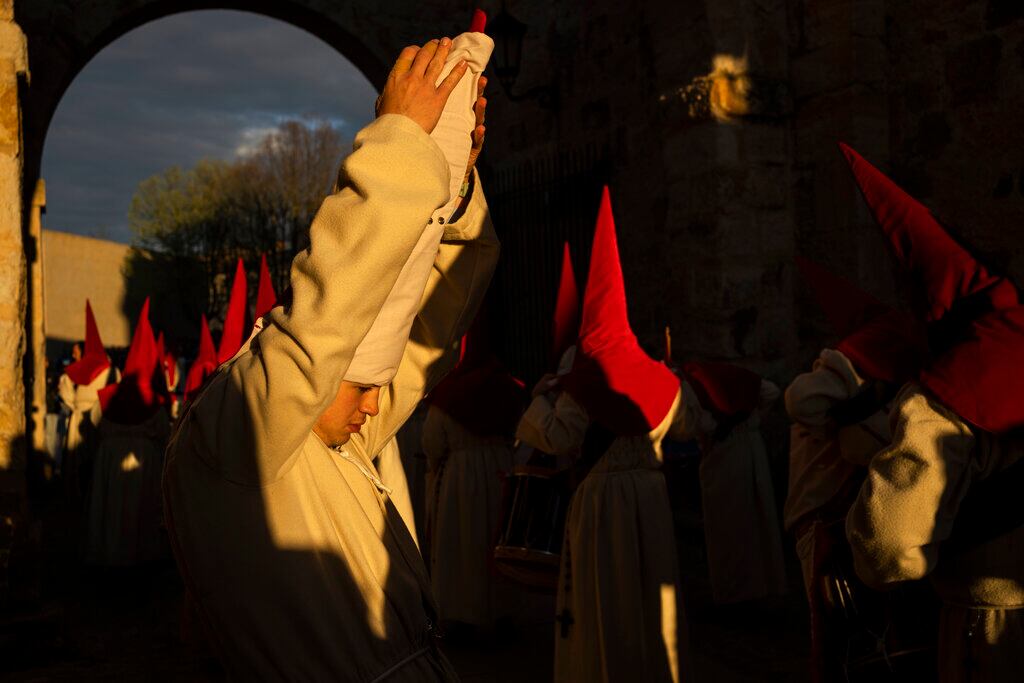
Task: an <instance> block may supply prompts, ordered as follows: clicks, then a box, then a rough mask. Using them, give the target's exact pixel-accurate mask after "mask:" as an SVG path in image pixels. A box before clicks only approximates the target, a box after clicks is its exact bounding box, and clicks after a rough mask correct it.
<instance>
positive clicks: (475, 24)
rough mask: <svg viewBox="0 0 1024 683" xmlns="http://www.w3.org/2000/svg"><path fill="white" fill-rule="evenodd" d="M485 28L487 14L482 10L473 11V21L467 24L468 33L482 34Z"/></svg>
mask: <svg viewBox="0 0 1024 683" xmlns="http://www.w3.org/2000/svg"><path fill="white" fill-rule="evenodd" d="M485 28H487V13H486V12H484V11H483V10H482V9H478V10H474V11H473V20H472V21H471V22H470V24H469V31H470V33H483V32H484V29H485Z"/></svg>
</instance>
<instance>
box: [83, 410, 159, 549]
mask: <svg viewBox="0 0 1024 683" xmlns="http://www.w3.org/2000/svg"><path fill="white" fill-rule="evenodd" d="M101 413H102V410H101V409H100V406H99V405H98V404H97V405H96V407H95V410H94V414H95V415H97V416H99V415H101ZM97 421H98V422H99V445H98V447H97V448H96V455H95V457H94V459H93V468H92V486H91V487H90V490H89V498H88V504H87V508H88V515H89V533H88V545H87V547H86V555H85V560H86V562H88V563H90V564H97V565H104V566H121V567H125V566H132V565H138V564H144V563H146V562H153V561H155V560H159V559H161V558H163V557H166V552H167V547H166V544H165V542H164V540H163V531H162V530H161V527H162V525H163V524H162V522H163V519H162V513H161V497H160V477H161V474H162V473H163V466H164V449H165V448H166V447H167V437H168V435H169V433H170V422H169V421H168V419H167V413H166V412H165V411H164V409H163V408H158V409H157V411H156V412H155V413H153V415H152V416H151V417H150V418H149V419H147V420H146V421H145V422H142V423H141V424H137V425H123V424H119V423H117V422H113V421H111V420H109V419H106V418H102V419H98V420H97Z"/></svg>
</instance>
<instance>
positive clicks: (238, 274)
mask: <svg viewBox="0 0 1024 683" xmlns="http://www.w3.org/2000/svg"><path fill="white" fill-rule="evenodd" d="M247 291H248V283H246V281H245V264H244V263H242V259H238V264H237V265H236V266H235V280H234V282H232V284H231V298H229V299H228V313H227V315H226V316H224V331H223V333H222V334H221V337H220V346H219V347H218V348H217V360H218V361H219V362H221V363H223V362H224V361H227V360H230V359H231V357H232V356H234V355H235V354H236V353H238V349H240V348H242V342H243V341H244V340H245V337H244V335H245V309H246V303H245V298H246V293H247Z"/></svg>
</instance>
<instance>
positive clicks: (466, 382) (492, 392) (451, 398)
mask: <svg viewBox="0 0 1024 683" xmlns="http://www.w3.org/2000/svg"><path fill="white" fill-rule="evenodd" d="M527 398H528V396H527V392H526V387H525V386H524V385H523V383H522V382H521V381H520V380H518V379H516V378H515V377H513V376H512V374H511V373H510V372H509V371H508V369H507V368H506V367H505V365H504V364H503V363H502V362H501V360H500V359H499V358H498V356H497V355H496V354H495V353H494V351H493V349H492V347H491V344H490V336H489V334H488V333H487V331H486V326H485V323H484V321H483V320H482V318H481V316H477V319H476V321H475V322H474V323H473V326H472V327H471V328H470V330H469V332H468V333H466V335H465V336H464V337H463V338H462V349H461V351H460V360H459V364H458V365H457V366H455V369H454V370H452V371H451V372H450V373H449V374H448V376H447V377H445V378H444V379H443V380H441V382H440V383H438V385H437V386H436V387H435V388H434V390H433V391H431V392H430V396H429V399H430V402H431V403H432V404H433V405H435V406H437V407H438V408H440V409H441V410H443V411H444V412H445V413H447V414H448V415H449V416H450V417H452V418H453V419H455V420H456V421H458V422H459V424H461V425H462V426H463V427H465V428H466V429H468V430H469V431H471V432H473V433H474V434H478V435H480V436H507V437H509V438H511V437H512V436H513V435H514V434H515V431H516V425H517V424H518V423H519V418H520V416H521V415H522V414H523V409H524V408H525V407H526V400H527Z"/></svg>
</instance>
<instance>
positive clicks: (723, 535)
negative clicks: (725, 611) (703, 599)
mask: <svg viewBox="0 0 1024 683" xmlns="http://www.w3.org/2000/svg"><path fill="white" fill-rule="evenodd" d="M761 393H762V397H763V400H762V402H761V405H760V407H759V408H758V410H756V411H754V413H753V414H751V415H750V416H749V417H747V418H746V419H745V420H743V421H742V422H740V423H739V424H737V425H735V426H734V427H733V428H732V429H731V430H730V431H729V433H728V434H727V435H726V437H725V438H724V439H723V440H722V441H713V442H710V443H709V447H708V449H707V451H706V452H705V453H704V454H703V457H702V458H701V463H700V486H701V500H702V504H703V508H704V533H705V538H706V543H707V550H708V566H709V571H710V574H711V592H712V595H713V597H714V601H715V602H716V603H718V604H727V603H736V602H742V601H745V600H757V599H760V598H765V597H769V596H773V595H782V594H784V593H785V592H786V567H785V560H784V558H783V554H782V533H781V531H780V530H779V521H778V512H777V511H776V508H775V490H774V488H773V486H772V473H771V467H770V465H769V463H768V453H767V452H766V451H765V447H764V439H763V438H762V436H761V419H760V415H761V413H763V412H764V411H766V410H767V409H768V408H769V407H770V406H771V404H772V403H774V401H775V398H777V397H778V395H779V390H778V388H777V387H776V386H775V385H774V384H771V383H770V382H765V381H762V392H761Z"/></svg>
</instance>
